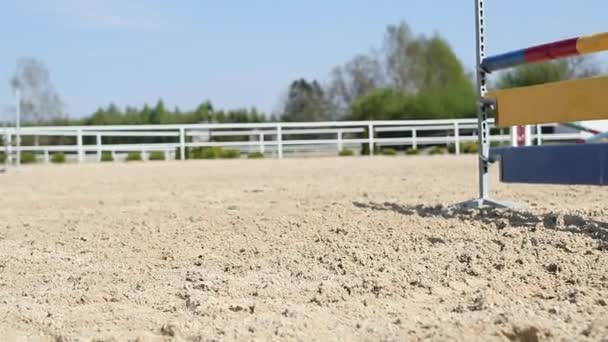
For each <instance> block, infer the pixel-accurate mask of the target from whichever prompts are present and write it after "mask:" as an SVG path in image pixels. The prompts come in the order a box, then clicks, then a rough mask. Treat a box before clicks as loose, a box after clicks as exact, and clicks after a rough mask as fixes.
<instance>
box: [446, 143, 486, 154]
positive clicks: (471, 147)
mask: <svg viewBox="0 0 608 342" xmlns="http://www.w3.org/2000/svg"><path fill="white" fill-rule="evenodd" d="M478 151H479V146H478V145H477V143H476V142H472V141H467V142H464V143H461V144H460V153H477V152H478ZM448 152H449V153H452V154H454V153H456V145H455V144H449V145H448Z"/></svg>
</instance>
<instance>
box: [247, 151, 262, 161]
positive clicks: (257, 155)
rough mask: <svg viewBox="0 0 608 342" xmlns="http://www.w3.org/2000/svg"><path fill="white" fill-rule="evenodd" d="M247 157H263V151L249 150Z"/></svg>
mask: <svg viewBox="0 0 608 342" xmlns="http://www.w3.org/2000/svg"><path fill="white" fill-rule="evenodd" d="M247 158H248V159H264V153H262V152H251V153H249V154H248V155H247Z"/></svg>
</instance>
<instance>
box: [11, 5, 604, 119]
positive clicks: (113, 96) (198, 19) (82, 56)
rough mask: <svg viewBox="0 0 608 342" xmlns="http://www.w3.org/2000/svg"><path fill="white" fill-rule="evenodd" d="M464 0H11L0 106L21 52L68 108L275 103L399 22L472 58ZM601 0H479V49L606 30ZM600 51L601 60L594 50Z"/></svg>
mask: <svg viewBox="0 0 608 342" xmlns="http://www.w3.org/2000/svg"><path fill="white" fill-rule="evenodd" d="M472 6H473V1H472V0H442V1H429V0H375V1H372V0H367V1H364V0H308V1H290V0H284V1H280V0H274V1H271V0H223V1H218V0H216V1H207V0H174V1H164V0H19V1H3V2H2V5H0V23H1V29H0V41H1V42H2V53H0V106H2V107H4V106H5V105H8V104H10V103H11V102H12V94H11V90H10V88H9V86H8V79H9V78H10V76H11V74H12V73H13V70H14V68H15V61H16V59H17V58H18V57H20V56H31V57H37V58H40V59H42V60H44V61H45V62H46V64H47V66H48V68H49V69H50V70H51V78H52V80H53V83H54V85H55V87H56V88H57V89H58V91H59V93H60V94H61V95H62V97H63V99H64V101H65V102H66V103H67V105H68V112H69V114H70V115H71V116H73V117H79V116H83V115H88V114H90V113H91V112H92V111H94V110H95V108H97V107H98V106H100V105H106V104H108V103H109V102H110V101H114V102H115V103H117V104H118V105H120V106H124V105H128V104H130V105H137V106H140V105H142V104H143V103H144V102H148V103H154V102H156V99H158V98H159V97H161V96H162V97H163V98H164V100H165V103H166V104H167V105H169V106H171V107H172V106H174V105H179V106H180V107H181V108H182V109H189V108H193V107H194V106H195V105H197V104H198V103H200V102H201V101H203V100H205V99H210V100H211V101H212V102H213V103H214V104H215V106H216V107H221V108H235V107H251V106H256V107H257V108H259V109H261V110H264V111H267V112H269V111H273V110H277V109H278V108H279V103H280V99H281V96H283V95H284V94H285V92H286V88H287V86H288V85H289V83H290V81H291V80H293V79H295V78H299V77H305V78H309V79H312V78H315V79H319V80H321V81H324V80H326V79H327V76H328V74H329V71H330V70H331V68H332V67H333V66H335V65H337V64H341V63H343V62H345V61H347V60H348V59H350V58H351V57H352V56H354V55H355V54H357V53H360V52H367V51H369V50H370V49H371V48H373V47H380V44H381V40H382V36H383V32H384V29H385V27H386V26H387V25H388V24H391V23H397V22H399V21H401V20H405V21H406V22H408V23H409V24H410V26H411V27H412V29H413V30H414V31H415V32H417V33H424V34H432V33H434V32H438V33H440V34H441V35H442V36H444V37H445V38H447V40H448V41H449V42H450V44H451V45H452V47H453V48H454V50H455V51H456V53H457V54H458V56H459V57H460V58H461V60H462V61H463V62H464V64H465V66H467V67H468V68H472V64H473V61H474V36H473V34H474V20H473V14H474V12H473V9H472ZM606 13H608V1H606V0H584V1H572V0H568V1H566V0H535V1H530V0H527V1H526V0H509V1H506V0H488V1H487V16H488V28H487V29H488V30H487V32H488V49H489V52H490V53H498V52H503V51H504V50H511V49H514V48H521V47H525V46H527V45H531V44H537V43H543V42H547V41H550V40H557V39H560V38H568V37H571V36H577V35H580V34H588V33H594V32H601V31H608V24H606ZM601 59H602V60H604V59H605V58H603V57H601Z"/></svg>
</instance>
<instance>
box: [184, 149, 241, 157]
mask: <svg viewBox="0 0 608 342" xmlns="http://www.w3.org/2000/svg"><path fill="white" fill-rule="evenodd" d="M240 157H241V151H239V150H235V149H224V148H222V147H219V146H214V147H195V148H192V149H191V150H190V158H192V159H218V158H222V159H237V158H240Z"/></svg>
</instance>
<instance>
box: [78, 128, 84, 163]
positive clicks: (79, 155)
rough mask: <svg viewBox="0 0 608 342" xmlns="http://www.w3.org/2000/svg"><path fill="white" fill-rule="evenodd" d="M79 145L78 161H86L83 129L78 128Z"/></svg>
mask: <svg viewBox="0 0 608 342" xmlns="http://www.w3.org/2000/svg"><path fill="white" fill-rule="evenodd" d="M76 140H77V142H76V143H77V145H78V162H79V163H82V162H83V161H84V150H83V147H82V130H81V129H79V130H78V135H77V137H76Z"/></svg>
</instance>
